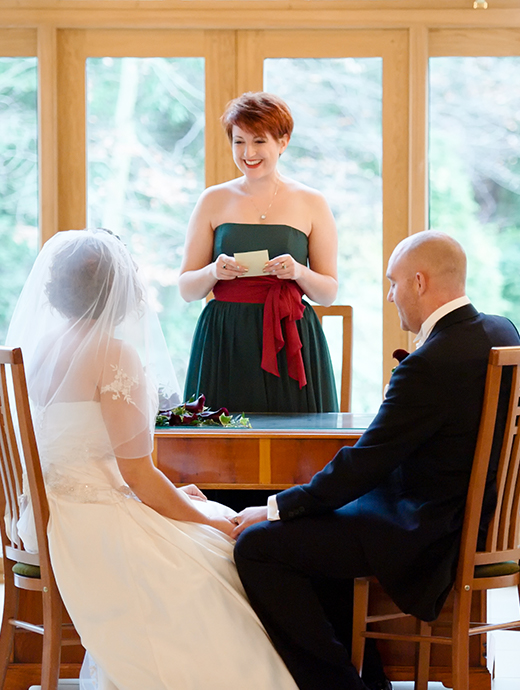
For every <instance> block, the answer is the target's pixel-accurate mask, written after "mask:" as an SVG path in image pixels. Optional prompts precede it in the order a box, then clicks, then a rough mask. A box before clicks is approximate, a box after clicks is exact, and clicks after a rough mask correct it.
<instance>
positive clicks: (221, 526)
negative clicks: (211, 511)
mask: <svg viewBox="0 0 520 690" xmlns="http://www.w3.org/2000/svg"><path fill="white" fill-rule="evenodd" d="M209 524H210V525H211V526H212V527H215V528H216V529H218V530H220V531H221V532H224V534H227V535H228V537H230V536H231V533H232V532H233V530H234V529H235V523H234V522H231V519H230V518H227V517H214V518H211V519H210V521H209Z"/></svg>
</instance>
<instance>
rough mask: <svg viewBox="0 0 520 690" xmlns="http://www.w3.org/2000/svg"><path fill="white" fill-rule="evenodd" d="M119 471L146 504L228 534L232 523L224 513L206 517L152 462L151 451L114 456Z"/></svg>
mask: <svg viewBox="0 0 520 690" xmlns="http://www.w3.org/2000/svg"><path fill="white" fill-rule="evenodd" d="M117 464H118V466H119V471H120V472H121V474H122V476H123V479H124V480H125V482H126V483H127V484H128V486H129V487H130V488H131V489H132V491H133V492H134V493H135V495H136V496H137V497H138V498H139V499H140V500H141V501H142V502H143V503H145V504H146V505H147V506H149V507H150V508H153V509H154V510H156V511H157V512H158V513H160V514H161V515H164V516H165V517H168V518H171V519H173V520H182V521H184V522H199V523H201V524H206V525H211V526H212V527H216V528H217V529H219V530H220V531H221V532H225V533H226V534H228V535H231V532H232V531H233V529H234V527H235V525H234V524H233V523H232V522H231V521H230V520H228V519H227V518H224V517H214V518H209V517H206V516H205V515H203V514H202V513H201V512H200V511H198V510H197V508H196V507H195V506H194V505H193V499H191V498H190V497H189V496H188V495H187V494H186V493H185V492H184V491H181V490H180V489H177V488H176V487H175V486H174V485H173V484H172V482H171V481H170V480H169V479H168V477H166V475H164V474H163V473H162V472H161V471H160V470H159V469H158V468H157V467H155V465H154V464H153V461H152V458H151V456H150V455H148V456H146V457H143V458H132V459H129V458H117Z"/></svg>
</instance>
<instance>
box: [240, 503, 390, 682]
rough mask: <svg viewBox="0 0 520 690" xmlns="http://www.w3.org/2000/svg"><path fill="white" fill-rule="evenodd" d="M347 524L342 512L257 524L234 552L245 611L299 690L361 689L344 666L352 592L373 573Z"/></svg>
mask: <svg viewBox="0 0 520 690" xmlns="http://www.w3.org/2000/svg"><path fill="white" fill-rule="evenodd" d="M353 522H354V521H353V520H352V517H351V516H350V515H348V514H347V511H345V510H343V509H339V510H336V511H334V512H331V513H327V514H325V515H319V516H313V517H304V518H300V519H295V520H289V521H283V522H282V521H273V522H261V523H258V524H257V525H253V526H252V527H250V528H248V529H246V530H245V531H244V532H243V533H242V534H241V535H240V537H239V539H238V541H237V544H236V547H235V560H236V564H237V568H238V572H239V575H240V579H241V580H242V583H243V585H244V588H245V590H246V593H247V595H248V597H249V599H250V601H251V605H252V606H253V608H254V610H255V611H256V613H257V614H258V617H259V618H260V620H261V621H262V623H263V624H264V626H265V628H266V630H267V632H268V634H269V636H270V637H271V639H272V641H273V644H274V645H275V647H276V648H277V650H278V652H279V654H280V656H281V657H282V659H283V660H284V662H285V663H286V665H287V667H288V669H289V671H290V672H291V674H292V675H293V677H294V679H295V681H296V683H297V685H298V687H299V688H300V690H324V688H326V689H327V690H362V689H364V688H365V687H366V686H365V685H364V683H363V682H362V681H361V679H360V678H359V675H358V673H357V671H356V669H355V668H354V667H353V666H352V663H351V661H350V644H351V634H352V633H351V629H352V587H353V578H355V577H361V576H368V575H371V574H372V573H371V572H370V566H369V565H368V563H367V560H366V558H365V556H364V553H363V549H362V548H361V543H360V539H359V525H356V528H355V529H353V527H354V525H353ZM371 653H372V654H375V655H377V652H376V651H375V646H372V645H369V647H368V649H367V656H370V654H371ZM374 663H375V664H376V665H377V664H380V661H378V659H377V658H376V660H375V661H374ZM380 673H382V669H381V670H380ZM363 675H364V677H365V673H363Z"/></svg>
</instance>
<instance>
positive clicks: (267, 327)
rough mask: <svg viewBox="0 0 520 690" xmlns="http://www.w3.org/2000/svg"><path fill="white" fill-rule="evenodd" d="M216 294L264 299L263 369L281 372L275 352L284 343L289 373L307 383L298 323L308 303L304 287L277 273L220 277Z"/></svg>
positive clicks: (224, 297) (237, 299)
mask: <svg viewBox="0 0 520 690" xmlns="http://www.w3.org/2000/svg"><path fill="white" fill-rule="evenodd" d="M238 285H240V287H238ZM213 294H214V295H215V299H216V300H219V301H221V302H250V303H254V304H262V303H263V304H264V305H265V306H264V322H263V330H264V334H263V342H262V369H264V371H268V372H269V373H271V374H274V375H275V376H280V373H279V371H278V362H277V360H276V355H277V354H278V352H280V350H281V349H282V347H283V346H284V345H285V351H286V356H287V369H288V372H289V376H290V377H291V378H292V379H295V380H296V381H298V383H299V384H300V388H302V387H303V386H305V384H306V383H307V377H306V376H305V368H304V366H303V358H302V353H301V349H302V342H301V340H300V334H299V333H298V328H297V327H296V321H298V319H301V318H302V316H303V312H304V309H305V306H304V305H303V304H302V295H303V291H302V290H301V289H300V287H299V286H298V285H297V283H295V282H294V281H293V280H280V279H279V278H277V277H276V276H265V277H264V276H261V277H258V278H237V279H235V280H219V281H218V282H217V283H216V285H215V286H214V288H213ZM282 321H283V322H284V328H282ZM284 331H285V339H284Z"/></svg>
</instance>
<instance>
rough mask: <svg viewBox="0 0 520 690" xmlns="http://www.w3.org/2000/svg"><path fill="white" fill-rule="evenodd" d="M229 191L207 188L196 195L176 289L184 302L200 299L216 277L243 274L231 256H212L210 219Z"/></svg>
mask: <svg viewBox="0 0 520 690" xmlns="http://www.w3.org/2000/svg"><path fill="white" fill-rule="evenodd" d="M227 194H229V192H227V191H226V190H225V189H223V188H222V186H220V187H219V188H218V189H217V188H214V187H210V188H209V189H207V190H206V191H205V192H204V193H203V194H202V196H201V197H200V199H199V201H198V202H197V205H196V206H195V209H194V211H193V213H192V215H191V218H190V222H189V224H188V231H187V233H186V242H185V245H184V257H183V259H182V264H181V274H180V277H179V290H180V293H181V296H182V298H183V299H184V300H186V302H193V301H194V300H197V299H204V297H206V295H207V294H208V293H209V292H210V291H211V290H212V289H213V286H214V285H215V283H216V282H217V281H218V280H234V279H235V278H236V277H237V275H241V274H242V273H244V269H241V268H240V267H239V266H238V265H237V263H236V261H235V259H234V258H233V257H231V256H226V255H225V254H220V255H219V256H218V257H217V258H216V260H215V261H212V258H213V240H214V227H213V223H212V218H214V217H215V213H216V211H217V209H218V208H219V207H220V206H222V204H224V203H225V197H226V195H227Z"/></svg>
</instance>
